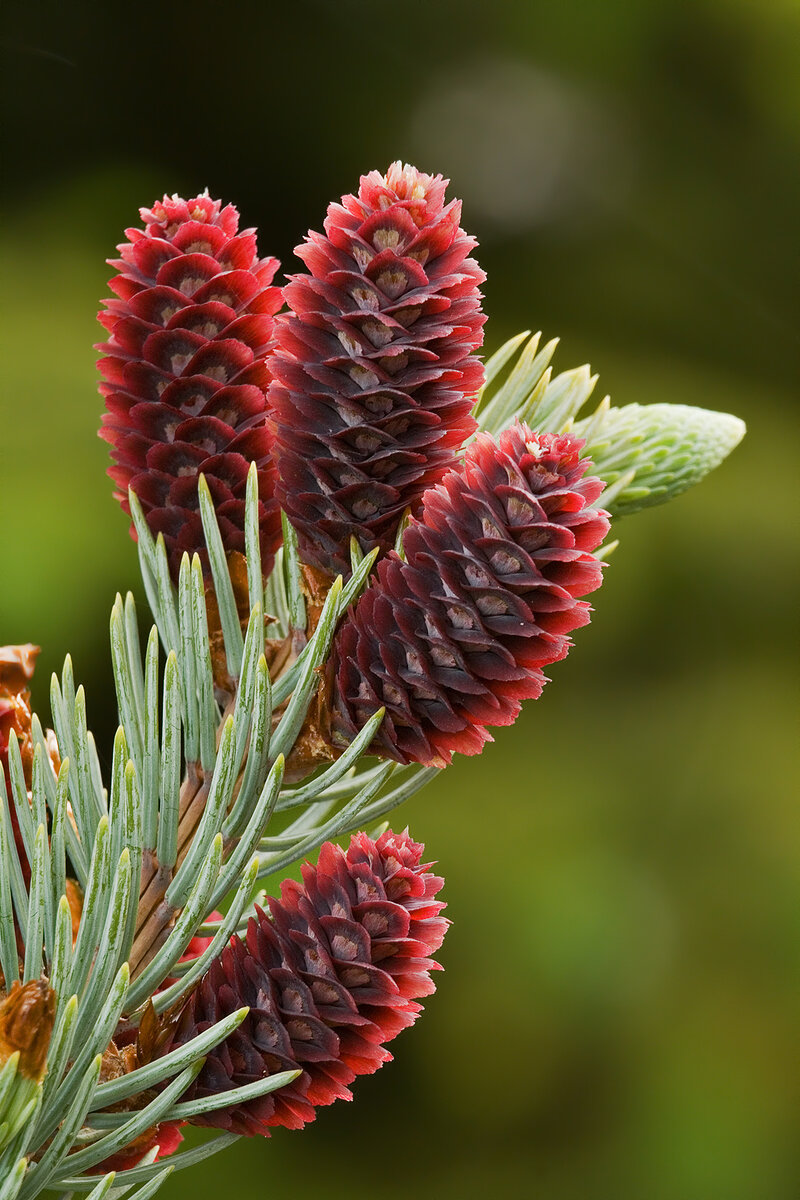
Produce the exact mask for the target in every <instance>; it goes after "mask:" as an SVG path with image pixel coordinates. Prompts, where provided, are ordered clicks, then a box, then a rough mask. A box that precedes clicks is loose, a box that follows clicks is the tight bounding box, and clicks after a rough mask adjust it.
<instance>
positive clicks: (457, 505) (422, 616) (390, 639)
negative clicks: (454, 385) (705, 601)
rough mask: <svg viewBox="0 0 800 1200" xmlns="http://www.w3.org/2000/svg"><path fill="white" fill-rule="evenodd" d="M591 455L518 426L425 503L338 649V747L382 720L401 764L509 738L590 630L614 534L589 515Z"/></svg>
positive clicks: (482, 442) (593, 492) (477, 448)
mask: <svg viewBox="0 0 800 1200" xmlns="http://www.w3.org/2000/svg"><path fill="white" fill-rule="evenodd" d="M582 446H583V442H581V441H579V440H577V439H575V438H570V437H556V436H554V435H551V434H534V433H532V432H531V430H530V429H528V428H527V426H525V425H521V424H517V425H515V426H514V427H513V428H511V429H509V430H507V431H506V432H505V433H503V434H502V435H501V437H500V440H499V443H497V442H495V441H494V440H493V439H492V438H491V437H489V436H488V435H486V434H484V435H482V436H480V437H479V438H478V439H477V440H476V441H475V442H474V443H473V445H472V446H471V447H470V449H469V450H468V451H467V454H466V456H465V460H464V463H463V469H462V470H460V471H452V472H451V473H450V474H449V475H448V476H447V477H446V479H445V480H444V482H443V484H442V485H441V486H440V487H437V488H435V489H432V490H431V491H429V492H427V493H426V495H425V497H424V499H423V506H422V515H421V517H420V519H419V520H414V521H412V522H411V523H410V525H409V527H408V528H407V530H406V532H405V536H404V551H405V555H406V559H407V561H406V562H403V561H402V559H401V558H399V557H398V555H397V554H395V553H394V552H393V553H392V554H390V555H389V556H388V557H387V558H385V559H383V561H382V562H381V563H380V564H379V566H378V580H377V582H376V583H375V584H374V585H373V586H372V587H370V588H368V589H367V591H366V592H365V593H364V594H363V595H362V597H361V599H360V600H359V602H358V604H357V606H356V608H355V610H354V611H353V612H352V613H351V614H350V616H348V618H347V619H346V620H345V622H344V624H343V625H342V627H341V628H340V630H339V633H338V635H337V638H336V642H335V644H334V651H333V656H332V663H333V668H332V671H333V677H334V697H333V714H332V725H333V732H334V736H335V737H338V739H339V740H342V741H350V740H351V739H352V738H353V737H354V736H355V734H356V732H357V731H358V730H359V729H360V728H361V727H362V726H363V724H364V722H365V721H366V720H367V719H368V718H369V717H370V716H371V715H372V714H373V713H375V712H376V711H377V710H378V709H379V708H381V707H382V706H385V707H386V716H385V718H384V720H383V724H382V726H381V729H380V731H379V734H378V737H377V739H376V742H375V748H376V751H377V752H378V753H381V754H383V755H385V756H387V757H389V758H395V759H397V761H398V762H420V763H426V764H428V765H431V766H444V765H445V764H447V763H449V762H450V760H451V758H452V755H453V753H454V752H458V753H460V754H478V753H479V752H480V751H481V749H482V748H483V745H484V743H485V742H486V741H491V737H490V735H489V732H488V729H487V726H492V725H510V724H512V723H513V721H514V720H515V719H516V717H517V715H518V713H519V710H520V701H522V700H525V699H529V698H532V697H536V696H538V695H539V693H540V692H541V690H542V686H543V685H544V683H545V682H546V677H545V675H544V674H543V673H542V669H541V668H542V667H543V666H546V665H547V664H548V663H552V662H556V661H557V660H558V659H560V658H563V657H564V656H565V655H566V653H567V650H568V649H569V645H570V639H569V638H568V637H567V636H566V635H567V634H568V633H569V632H570V630H572V629H576V628H578V627H579V626H580V625H585V624H586V623H587V622H588V620H589V605H588V604H587V603H585V602H582V601H579V600H578V599H577V597H579V596H585V595H586V594H587V593H588V592H592V591H594V590H595V588H597V587H599V586H600V583H601V568H600V563H599V562H598V561H597V560H596V559H595V558H594V556H593V555H592V554H591V553H590V551H592V550H594V549H595V548H596V547H597V546H598V545H599V544H600V542H601V541H602V540H603V537H604V536H605V534H606V531H607V530H608V519H607V515H606V514H605V513H604V512H600V511H597V510H595V509H593V508H590V507H589V505H591V504H592V503H593V502H594V501H595V500H596V499H597V497H598V496H599V495H600V493H601V491H602V490H603V483H602V482H601V480H599V479H594V478H585V477H584V472H585V471H586V469H587V467H588V466H589V465H590V464H589V462H588V460H581V459H580V457H579V454H580V450H581V447H582Z"/></svg>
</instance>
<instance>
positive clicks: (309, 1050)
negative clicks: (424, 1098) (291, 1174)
mask: <svg viewBox="0 0 800 1200" xmlns="http://www.w3.org/2000/svg"><path fill="white" fill-rule="evenodd" d="M423 850H424V846H422V845H421V844H419V843H418V842H413V841H412V840H411V838H410V837H409V836H408V834H407V833H401V834H395V833H392V832H391V831H387V832H386V833H384V834H383V835H382V836H381V837H380V838H378V840H377V841H373V840H372V839H371V838H370V837H368V836H367V834H365V833H358V834H355V835H354V837H353V838H352V840H351V842H350V846H349V849H348V850H347V852H346V853H345V851H343V850H342V849H340V847H339V846H336V845H334V844H333V843H331V842H326V843H325V845H324V846H323V847H322V849H321V850H320V855H319V862H318V864H317V866H316V867H312V866H310V865H309V864H306V865H305V866H304V867H303V883H302V884H300V883H296V882H294V881H293V880H287V881H285V882H284V883H283V884H282V885H281V898H280V900H270V901H269V909H270V916H267V914H266V913H264V912H263V911H262V910H261V909H259V908H257V909H256V916H255V917H252V918H251V920H250V924H249V926H248V929H247V939H246V941H242V940H241V938H238V937H234V938H233V939H232V940H231V942H230V943H229V945H228V946H227V947H226V949H225V950H224V951H223V952H222V954H221V955H220V957H219V958H217V959H215V961H214V962H213V963H212V965H211V968H210V970H209V971H208V973H207V974H206V975H205V976H204V977H203V979H202V980H201V982H200V983H199V984H198V986H197V988H196V989H195V991H194V992H193V993H192V996H191V998H190V1000H189V1003H188V1004H187V1006H186V1008H185V1009H184V1011H183V1013H182V1015H181V1019H180V1023H179V1026H178V1028H177V1031H176V1034H175V1036H174V1038H173V1039H172V1042H171V1043H170V1046H167V1047H165V1048H164V1049H165V1051H166V1050H167V1049H169V1048H170V1047H174V1046H175V1045H179V1044H183V1043H185V1042H187V1041H188V1040H189V1039H190V1038H192V1037H194V1036H195V1035H196V1034H198V1033H201V1032H202V1031H203V1030H205V1029H207V1028H208V1027H209V1026H210V1025H212V1024H213V1023H214V1022H215V1021H219V1020H221V1019H222V1018H223V1017H225V1016H227V1015H228V1014H229V1013H232V1012H235V1011H236V1009H238V1008H241V1007H242V1006H244V1005H248V1006H249V1008H250V1012H249V1014H248V1016H247V1017H245V1019H244V1021H243V1023H242V1024H241V1025H240V1026H239V1027H238V1029H237V1030H236V1031H235V1032H234V1033H232V1034H231V1035H230V1037H228V1038H227V1039H226V1040H225V1041H224V1042H223V1043H222V1044H221V1045H219V1046H217V1047H216V1048H215V1049H214V1050H212V1051H210V1053H209V1055H208V1057H207V1059H206V1063H205V1066H204V1068H203V1070H202V1071H201V1073H200V1075H199V1076H198V1078H197V1080H196V1081H195V1083H194V1084H193V1086H192V1088H191V1090H190V1092H188V1093H187V1095H186V1096H185V1097H184V1098H185V1099H188V1098H190V1097H198V1096H209V1095H218V1094H219V1093H221V1092H224V1091H227V1090H229V1089H230V1088H233V1087H240V1086H242V1085H243V1084H247V1083H252V1082H253V1081H255V1080H257V1079H263V1078H264V1077H265V1076H268V1075H274V1074H276V1073H277V1072H280V1071H292V1070H297V1069H301V1070H302V1072H303V1073H302V1075H300V1076H298V1078H297V1079H296V1080H294V1081H293V1082H292V1083H290V1084H287V1085H286V1086H285V1087H283V1088H280V1089H279V1090H278V1091H276V1092H273V1093H271V1094H270V1095H268V1096H263V1097H261V1098H260V1099H256V1100H251V1101H248V1102H246V1103H243V1104H237V1105H234V1106H231V1107H230V1108H224V1109H220V1110H217V1111H215V1112H212V1113H208V1114H207V1115H205V1116H203V1117H199V1118H196V1119H195V1123H196V1124H204V1125H213V1126H216V1127H217V1128H221V1129H229V1130H232V1131H233V1132H234V1133H238V1134H244V1135H245V1136H253V1135H256V1134H262V1135H268V1133H269V1130H270V1128H271V1127H273V1126H276V1125H284V1126H286V1127H288V1128H289V1129H299V1128H301V1127H302V1126H303V1125H305V1124H306V1123H307V1122H308V1121H313V1120H314V1118H315V1116H316V1112H315V1109H316V1108H317V1107H319V1106H322V1105H325V1104H331V1103H332V1102H333V1101H334V1100H339V1099H343V1100H350V1099H352V1096H351V1093H350V1090H349V1088H348V1084H350V1083H352V1082H353V1080H354V1079H355V1077H356V1076H357V1075H370V1074H372V1072H373V1071H376V1070H377V1069H378V1067H380V1066H381V1065H382V1064H383V1063H385V1062H389V1061H390V1060H391V1057H392V1056H391V1055H390V1054H389V1053H388V1051H387V1050H385V1049H384V1045H385V1043H386V1042H389V1041H391V1040H392V1038H394V1037H396V1036H397V1034H398V1033H400V1032H401V1031H402V1030H403V1029H406V1028H407V1027H408V1026H409V1025H413V1023H414V1021H415V1020H416V1018H417V1016H418V1014H419V1013H420V1012H421V1011H422V1006H421V1005H420V1004H417V1003H416V1000H417V999H418V998H419V997H421V996H427V995H430V993H431V992H433V991H434V990H435V989H434V984H433V981H432V979H431V975H430V972H431V971H432V970H434V969H438V965H437V964H436V963H435V962H433V961H432V959H431V958H430V955H431V954H433V953H435V951H436V950H438V949H439V947H440V946H441V944H442V939H443V938H444V935H445V932H446V929H447V926H448V922H447V921H446V920H445V918H444V917H442V916H440V913H441V910H442V909H443V908H444V904H443V903H442V902H441V901H439V900H435V899H434V897H435V896H436V894H437V892H438V891H439V890H440V889H441V887H442V885H443V882H444V881H443V880H442V879H440V878H439V877H438V876H436V875H433V874H431V872H430V871H429V869H428V867H429V866H430V864H423V863H422V853H423Z"/></svg>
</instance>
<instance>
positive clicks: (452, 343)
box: [269, 162, 485, 572]
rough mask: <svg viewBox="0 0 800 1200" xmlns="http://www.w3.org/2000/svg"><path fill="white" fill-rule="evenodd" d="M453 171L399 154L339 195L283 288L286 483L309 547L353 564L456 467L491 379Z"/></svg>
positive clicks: (276, 397) (330, 560) (277, 398)
mask: <svg viewBox="0 0 800 1200" xmlns="http://www.w3.org/2000/svg"><path fill="white" fill-rule="evenodd" d="M446 186H447V180H445V179H442V177H441V175H435V176H431V175H423V174H422V173H421V172H419V171H417V170H416V168H414V167H410V166H403V165H402V164H401V163H399V162H397V163H394V164H393V165H392V166H391V167H390V168H389V170H388V171H387V172H386V175H381V174H380V173H379V172H378V171H373V172H371V174H369V175H365V176H363V177H362V179H361V186H360V188H359V192H358V196H343V197H342V203H341V204H331V205H330V207H329V208H328V217H327V220H326V221H325V234H320V233H313V232H312V233H309V235H308V238H307V239H306V242H305V244H304V245H302V246H299V247H298V248H297V254H298V256H299V257H300V258H302V260H303V261H304V262H305V263H306V265H307V267H308V269H309V274H307V275H305V274H303V275H295V276H292V277H291V281H290V283H289V284H288V285H287V286H286V287H285V288H284V291H283V294H284V298H285V299H286V301H287V302H288V304H289V306H290V308H291V309H292V311H291V312H290V313H285V314H283V315H281V316H280V317H279V318H278V319H277V322H276V336H277V340H278V349H277V350H276V352H275V356H274V358H273V360H272V362H271V370H272V373H273V375H274V377H275V382H274V383H273V384H272V387H271V388H270V394H269V399H270V404H271V406H272V409H273V417H274V424H275V430H276V446H275V454H276V457H277V460H278V471H279V474H280V481H279V484H278V489H277V494H278V498H279V500H280V503H281V506H282V507H283V508H284V509H285V511H286V513H287V515H288V516H289V517H290V519H291V521H292V523H293V524H294V525H295V527H296V529H297V530H298V533H299V536H300V548H301V553H302V557H303V558H304V560H305V561H306V562H308V563H310V564H311V565H313V566H317V567H321V568H323V569H324V570H327V571H331V572H339V571H344V572H347V571H348V570H349V567H350V554H349V544H350V536H351V534H355V535H356V537H357V538H358V540H359V542H360V543H361V546H362V548H363V549H365V550H368V549H371V548H372V547H373V546H375V545H380V546H382V547H384V548H386V547H388V546H390V545H391V544H392V543H393V541H394V538H395V534H396V532H397V527H398V525H399V522H400V519H401V517H402V515H403V512H404V510H405V509H406V508H407V507H410V508H411V509H412V510H416V509H417V508H418V507H419V501H420V498H421V496H422V493H423V492H424V491H425V489H426V488H428V487H430V486H432V485H433V484H435V483H438V482H439V481H440V480H441V479H442V477H443V475H444V474H445V472H446V471H447V470H448V469H449V468H450V467H452V466H453V465H454V464H455V461H456V456H457V454H458V451H459V449H460V447H461V446H462V445H463V443H464V441H465V439H466V438H467V437H468V436H469V435H470V434H471V433H472V432H473V431H474V429H475V422H474V421H473V419H472V417H471V416H470V410H471V408H472V403H473V399H474V395H475V392H476V391H477V390H478V388H479V387H480V386H481V383H482V382H483V367H482V366H481V363H480V362H479V361H478V359H477V358H475V357H474V351H475V350H476V349H477V348H478V347H479V346H480V345H481V343H482V341H483V331H482V326H483V323H484V320H485V318H484V317H483V316H482V314H481V311H480V300H481V293H480V292H479V290H478V287H479V285H480V284H481V283H482V282H483V280H484V279H485V275H484V273H483V272H482V271H481V269H480V267H479V266H478V264H477V263H476V262H475V261H474V260H473V259H471V258H469V257H468V255H469V253H470V251H471V250H472V249H473V248H474V247H475V246H476V245H477V243H476V241H475V239H474V238H472V237H469V236H468V235H467V234H466V233H465V232H464V230H463V229H461V228H459V219H460V215H461V202H460V201H459V200H452V201H451V202H450V203H449V204H447V205H446V206H445V204H444V192H445V188H446Z"/></svg>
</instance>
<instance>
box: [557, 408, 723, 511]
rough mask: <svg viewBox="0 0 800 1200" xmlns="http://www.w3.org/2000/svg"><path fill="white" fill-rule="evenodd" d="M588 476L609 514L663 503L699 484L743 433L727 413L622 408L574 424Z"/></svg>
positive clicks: (680, 409) (682, 409)
mask: <svg viewBox="0 0 800 1200" xmlns="http://www.w3.org/2000/svg"><path fill="white" fill-rule="evenodd" d="M573 432H574V433H575V435H576V436H578V437H586V439H587V444H586V451H585V453H586V454H587V456H588V457H590V458H591V459H592V461H593V463H594V473H595V474H597V475H599V476H600V478H601V479H604V480H605V482H606V484H607V488H606V491H605V493H604V494H603V498H602V500H601V501H600V503H601V504H602V505H603V506H604V507H605V508H607V509H608V510H609V512H611V513H612V515H614V516H622V515H625V514H628V513H633V512H637V511H638V510H639V509H641V508H647V507H650V506H652V505H655V504H663V503H665V502H666V501H667V500H671V499H672V498H673V497H674V496H678V495H680V493H681V492H685V491H686V490H687V489H688V488H690V487H693V486H694V485H695V484H696V483H699V482H700V480H701V479H703V478H705V476H706V475H708V473H709V472H710V471H713V470H714V468H715V467H718V466H719V464H720V463H721V462H722V461H723V460H724V459H725V458H727V456H728V455H729V454H730V452H731V451H732V450H733V449H734V448H735V447H736V446H738V444H739V442H740V441H741V440H742V438H743V437H744V435H745V432H746V427H745V424H744V421H741V420H740V419H739V418H738V417H734V416H732V415H731V414H730V413H721V412H714V411H712V410H709V409H705V408H692V407H690V406H688V405H685V404H649V405H639V404H628V405H625V406H624V407H623V408H609V409H608V411H607V412H606V413H604V414H603V415H602V417H601V418H600V420H597V418H596V416H592V417H587V418H586V419H585V420H584V421H578V422H576V424H575V426H574V429H573Z"/></svg>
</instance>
